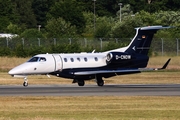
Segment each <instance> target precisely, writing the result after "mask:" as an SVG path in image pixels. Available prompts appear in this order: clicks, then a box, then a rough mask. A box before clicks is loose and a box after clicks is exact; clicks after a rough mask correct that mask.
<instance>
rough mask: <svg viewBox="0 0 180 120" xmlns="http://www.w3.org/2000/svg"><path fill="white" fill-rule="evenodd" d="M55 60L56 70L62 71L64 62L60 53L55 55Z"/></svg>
mask: <svg viewBox="0 0 180 120" xmlns="http://www.w3.org/2000/svg"><path fill="white" fill-rule="evenodd" d="M53 57H54V60H55V71H62V69H63V66H62V65H63V64H62V62H63V61H62V58H61V56H60V55H53Z"/></svg>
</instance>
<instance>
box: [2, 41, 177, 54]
mask: <svg viewBox="0 0 180 120" xmlns="http://www.w3.org/2000/svg"><path fill="white" fill-rule="evenodd" d="M131 40H132V38H96V39H94V38H92V39H90V38H89V39H88V38H61V39H57V38H50V39H44V38H31V39H25V38H13V39H9V38H0V46H1V48H2V47H3V48H8V49H9V50H12V51H13V50H15V49H16V48H17V46H22V50H23V49H26V48H34V47H36V48H38V47H39V48H48V47H49V46H51V47H52V46H54V47H56V46H60V47H58V50H57V51H55V52H59V53H66V52H69V51H67V50H66V51H64V50H65V49H64V48H63V46H71V45H75V46H76V47H77V46H78V47H81V48H83V49H80V50H81V51H82V52H90V51H93V50H96V52H101V51H106V50H110V49H115V48H118V47H124V46H127V45H128V44H129V43H130V42H131ZM179 47H180V39H179V38H154V39H153V41H152V45H151V54H152V55H155V56H166V55H171V56H179V55H180V48H179ZM87 48H88V49H87ZM70 49H72V48H70ZM75 49H76V48H74V49H72V50H74V52H81V51H80V50H79V51H76V50H75ZM40 52H42V51H40ZM45 52H48V53H50V52H54V51H50V50H49V51H48V50H45ZM70 52H73V51H70ZM0 54H1V53H0ZM35 54H36V53H35ZM0 56H1V55H0Z"/></svg>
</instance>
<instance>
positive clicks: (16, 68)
mask: <svg viewBox="0 0 180 120" xmlns="http://www.w3.org/2000/svg"><path fill="white" fill-rule="evenodd" d="M8 73H9V75H18V74H21V73H22V71H21V69H18V67H15V68H13V69H11V70H10V71H9V72H8Z"/></svg>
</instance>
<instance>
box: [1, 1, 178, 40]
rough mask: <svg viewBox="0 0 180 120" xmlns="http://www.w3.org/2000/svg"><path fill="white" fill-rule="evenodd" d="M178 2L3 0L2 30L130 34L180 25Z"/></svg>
mask: <svg viewBox="0 0 180 120" xmlns="http://www.w3.org/2000/svg"><path fill="white" fill-rule="evenodd" d="M118 3H122V6H121V7H122V8H121V13H122V22H121V23H120V22H119V17H120V16H119V13H120V6H119V5H118ZM179 5H180V1H179V0H161V1H159V0H111V1H109V0H6V1H4V0H0V7H1V9H0V32H1V33H13V34H18V35H20V36H21V37H68V36H71V37H73V36H80V37H128V36H129V34H131V29H130V28H132V29H133V27H138V26H142V25H157V24H160V25H161V24H163V25H176V26H178V25H177V23H178V21H179V15H180V14H179ZM94 15H95V16H94ZM134 23H135V24H134ZM124 25H125V26H127V27H126V28H124V27H123V26H124ZM38 27H39V30H40V32H37V30H38ZM116 30H121V31H118V32H116ZM128 31H130V32H128ZM124 33H127V35H123V34H124ZM107 34H109V35H107ZM116 34H117V35H116Z"/></svg>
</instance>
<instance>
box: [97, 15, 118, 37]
mask: <svg viewBox="0 0 180 120" xmlns="http://www.w3.org/2000/svg"><path fill="white" fill-rule="evenodd" d="M114 22H115V20H114V19H113V18H107V17H98V18H97V21H96V31H95V33H94V37H95V38H106V37H109V35H110V32H111V26H112V25H113V23H114Z"/></svg>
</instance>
